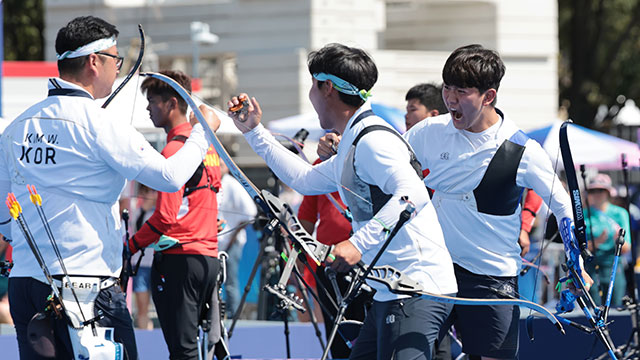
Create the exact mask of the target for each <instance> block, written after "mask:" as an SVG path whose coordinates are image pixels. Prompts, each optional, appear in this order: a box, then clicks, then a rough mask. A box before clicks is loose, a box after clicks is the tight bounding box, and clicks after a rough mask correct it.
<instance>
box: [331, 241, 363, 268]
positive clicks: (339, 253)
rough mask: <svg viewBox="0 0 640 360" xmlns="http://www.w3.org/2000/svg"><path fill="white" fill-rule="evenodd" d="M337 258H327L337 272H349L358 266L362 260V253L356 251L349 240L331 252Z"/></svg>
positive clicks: (339, 244)
mask: <svg viewBox="0 0 640 360" xmlns="http://www.w3.org/2000/svg"><path fill="white" fill-rule="evenodd" d="M331 254H333V256H334V257H335V260H332V259H331V256H329V257H328V258H327V263H329V265H330V266H331V268H333V269H334V270H335V271H337V272H347V271H349V269H351V268H352V267H353V266H354V265H355V264H357V263H358V262H359V261H360V259H362V254H360V251H358V249H356V247H355V246H353V244H351V242H350V241H349V240H345V241H342V242H340V243H338V244H337V245H336V246H335V247H334V248H333V251H332V252H331Z"/></svg>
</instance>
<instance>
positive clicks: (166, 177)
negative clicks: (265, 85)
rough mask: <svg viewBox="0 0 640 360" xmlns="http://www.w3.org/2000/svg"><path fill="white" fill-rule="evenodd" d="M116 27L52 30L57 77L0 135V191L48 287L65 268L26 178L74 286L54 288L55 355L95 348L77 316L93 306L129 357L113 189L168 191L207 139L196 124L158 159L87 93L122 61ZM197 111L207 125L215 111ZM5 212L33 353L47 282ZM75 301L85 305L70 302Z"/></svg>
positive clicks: (76, 24)
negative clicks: (33, 330)
mask: <svg viewBox="0 0 640 360" xmlns="http://www.w3.org/2000/svg"><path fill="white" fill-rule="evenodd" d="M117 35H118V31H117V30H116V28H115V26H113V25H111V24H109V23H107V22H106V21H104V20H102V19H99V18H96V17H93V16H83V17H78V18H75V19H73V20H72V21H71V22H69V23H68V24H67V25H66V26H64V27H63V28H61V29H60V30H59V32H58V35H57V38H56V52H57V57H58V66H59V69H60V78H51V79H49V82H48V86H49V93H48V97H47V98H46V99H44V100H42V101H40V102H38V103H37V104H35V105H33V106H31V107H30V108H29V109H27V110H26V111H25V112H23V113H22V114H21V115H20V116H18V117H17V119H16V120H15V121H13V122H12V123H11V124H10V125H9V126H8V127H7V128H6V129H5V131H4V132H3V134H2V137H1V139H0V147H1V150H2V151H1V156H0V193H1V194H7V193H9V192H13V193H15V196H16V197H17V199H18V201H19V202H20V203H22V204H23V205H24V206H23V207H22V210H23V215H24V218H25V220H26V223H27V224H28V225H29V226H30V229H31V232H32V234H33V238H34V240H35V243H36V244H37V245H38V247H39V249H40V252H41V254H42V257H43V260H44V263H45V264H46V265H47V266H48V268H49V270H50V273H51V274H52V275H53V277H54V280H55V281H53V286H57V287H59V288H60V286H61V285H60V283H59V280H61V275H63V274H65V271H63V268H62V266H61V264H60V262H59V261H58V257H57V256H56V254H55V252H54V249H53V247H52V246H51V244H50V243H49V241H48V235H47V234H46V231H45V228H43V226H42V223H41V221H40V218H39V216H38V214H37V212H36V208H35V207H34V206H33V205H31V204H29V203H30V200H29V192H27V188H26V185H27V184H31V185H35V186H36V188H37V189H38V191H39V193H40V194H41V196H42V200H43V202H42V207H43V210H44V213H45V214H46V216H47V218H48V223H49V226H50V229H51V231H52V235H53V236H52V237H53V238H54V239H55V242H56V243H57V247H58V248H59V251H60V256H61V258H62V260H63V262H64V265H65V268H66V270H67V271H66V273H68V275H69V276H70V277H71V279H72V282H71V286H65V288H70V287H72V288H75V291H76V292H77V293H80V294H81V295H82V298H81V299H80V301H75V300H74V298H73V297H70V296H66V295H65V291H66V290H65V289H62V290H61V292H62V297H63V299H62V302H63V303H64V304H65V310H66V314H65V315H66V316H65V315H63V317H62V318H61V319H57V320H55V321H54V322H52V323H53V334H54V339H53V341H54V346H55V352H56V356H57V358H61V359H69V358H80V357H81V356H84V357H85V358H89V357H90V356H92V357H93V355H92V354H94V353H93V351H98V352H99V351H101V350H100V349H101V346H100V343H99V342H97V341H96V339H97V337H95V336H93V335H92V331H91V330H90V329H89V325H87V324H81V323H80V324H79V323H78V322H79V321H83V320H87V321H90V320H91V319H93V318H94V317H96V316H98V315H101V316H103V318H100V319H98V320H97V322H96V325H97V326H98V328H101V327H107V328H113V329H114V331H113V335H114V339H115V342H117V343H121V344H123V345H124V349H121V348H120V347H119V345H116V347H117V348H118V349H119V350H117V351H124V355H125V356H124V357H127V358H129V359H137V358H138V355H137V350H136V343H135V338H134V333H133V326H132V321H131V316H130V314H129V311H128V310H127V306H126V301H125V298H124V294H123V293H122V291H121V290H120V287H119V286H117V285H116V284H117V277H118V276H119V274H120V270H121V269H122V249H123V241H122V240H123V236H124V229H123V226H122V221H121V219H120V214H119V212H120V210H119V206H118V197H119V195H120V193H121V191H122V189H123V188H124V186H125V182H126V180H127V179H129V180H133V179H135V180H137V181H138V182H141V183H143V184H145V185H147V186H149V187H152V188H154V189H158V190H162V191H168V192H171V191H177V190H178V189H180V187H181V186H182V185H183V184H184V183H185V182H186V181H187V179H189V177H190V176H191V175H192V174H193V172H194V171H195V169H196V168H197V167H198V165H199V164H200V163H201V161H202V158H203V157H204V155H205V154H206V151H207V148H208V147H209V144H208V143H207V141H206V139H205V136H204V130H203V129H202V127H201V125H199V124H198V125H195V126H194V130H193V131H192V132H191V136H190V138H189V140H187V141H186V143H185V145H184V146H183V147H182V148H181V150H180V151H179V152H177V153H176V154H175V155H174V156H172V157H171V158H169V159H166V158H164V157H163V156H162V155H160V154H159V153H158V152H156V151H155V150H154V148H153V147H152V146H151V145H150V144H149V143H148V142H147V141H146V140H145V139H144V136H143V135H142V134H140V133H139V132H138V131H136V130H135V128H133V126H131V125H130V124H128V123H127V122H124V121H119V120H117V119H113V114H110V113H108V112H107V111H105V110H104V109H102V108H101V107H100V104H98V102H96V101H95V99H99V98H103V97H106V96H107V95H109V93H110V92H111V88H112V86H113V83H114V81H115V79H116V76H117V75H118V73H119V69H120V66H121V65H122V58H121V57H120V56H119V55H118V50H117V47H116V37H117ZM203 110H204V109H203ZM204 111H205V113H207V116H208V118H209V121H210V122H211V124H212V127H213V128H215V129H217V128H218V127H219V120H218V119H217V117H216V116H215V114H213V113H212V112H207V111H206V110H204ZM193 121H194V122H195V121H196V120H195V119H194V120H193ZM10 219H11V217H10V214H9V211H8V209H7V208H6V207H2V208H0V232H1V233H2V234H4V235H6V236H7V237H8V238H11V239H13V243H12V245H13V247H14V258H15V259H16V260H17V261H16V262H15V266H14V267H13V269H12V272H11V277H10V278H9V301H10V303H11V316H12V317H13V320H14V322H15V328H16V334H17V338H18V346H19V350H20V356H21V358H22V359H40V358H42V357H41V356H40V355H39V354H38V353H36V351H35V350H34V349H33V348H32V346H31V345H30V339H29V336H28V331H27V326H28V324H29V321H30V320H31V319H32V317H33V316H34V315H35V314H36V313H38V312H44V310H45V306H46V305H47V304H48V301H47V297H48V296H49V295H50V294H52V288H51V284H50V283H49V281H48V280H45V277H44V276H43V271H42V269H41V268H40V266H39V263H38V262H37V261H36V257H35V256H34V254H33V252H32V250H31V249H30V247H29V246H28V243H27V241H25V238H24V236H23V235H22V233H21V231H20V230H19V227H18V225H17V224H16V222H11V221H10ZM74 279H75V280H74ZM76 280H77V282H76ZM76 284H90V286H82V287H77V286H76ZM114 285H115V286H114ZM77 302H80V303H81V304H76V303H77ZM76 305H77V306H76ZM81 306H82V307H81ZM83 307H84V308H85V309H91V310H93V311H92V312H88V313H81V312H78V311H77V309H78V308H80V309H82V308H83ZM67 319H75V320H73V321H71V320H69V321H71V323H72V324H73V326H74V328H72V327H71V326H68V321H67ZM78 319H79V320H78ZM87 340H88V341H90V342H89V343H87V342H86V341H87ZM107 345H108V344H107ZM87 349H89V350H87ZM87 351H88V352H87ZM122 355H123V353H122V352H120V356H122Z"/></svg>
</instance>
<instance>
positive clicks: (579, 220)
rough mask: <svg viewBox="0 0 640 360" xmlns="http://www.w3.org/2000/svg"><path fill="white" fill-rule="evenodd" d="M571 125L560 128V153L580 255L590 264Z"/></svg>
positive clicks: (564, 124) (566, 122)
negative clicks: (570, 143) (571, 145)
mask: <svg viewBox="0 0 640 360" xmlns="http://www.w3.org/2000/svg"><path fill="white" fill-rule="evenodd" d="M570 123H571V121H565V122H564V123H562V125H561V126H560V152H561V153H562V162H563V164H564V171H565V174H566V177H567V186H568V187H569V194H570V195H571V200H572V202H571V205H572V209H573V223H574V226H575V236H576V239H577V240H578V246H579V248H580V255H582V258H583V259H584V260H585V261H586V262H589V261H591V260H592V259H593V255H592V254H591V252H590V251H589V248H588V247H587V236H586V232H585V229H586V225H585V223H584V213H583V211H582V210H583V209H582V198H581V197H580V187H579V186H578V177H577V175H576V168H575V167H574V165H573V157H572V156H571V147H570V146H569V139H568V138H567V126H568V125H569V124H570Z"/></svg>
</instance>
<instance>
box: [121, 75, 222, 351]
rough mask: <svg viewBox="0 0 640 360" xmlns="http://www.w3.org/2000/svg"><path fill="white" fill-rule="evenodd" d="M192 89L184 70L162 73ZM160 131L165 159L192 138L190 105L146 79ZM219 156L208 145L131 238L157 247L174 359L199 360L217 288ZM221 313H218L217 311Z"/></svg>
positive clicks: (136, 245)
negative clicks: (196, 164)
mask: <svg viewBox="0 0 640 360" xmlns="http://www.w3.org/2000/svg"><path fill="white" fill-rule="evenodd" d="M160 73H161V74H164V75H166V76H168V77H170V78H172V79H174V80H175V81H176V82H177V83H179V84H180V85H181V86H182V87H183V88H185V89H186V90H187V91H189V92H190V91H191V78H189V76H188V75H186V74H185V73H183V72H180V71H171V70H164V71H161V72H160ZM140 88H141V89H142V92H143V93H145V94H146V96H147V100H148V101H149V106H147V110H148V111H149V115H150V116H151V121H153V124H154V125H155V126H156V127H159V128H163V129H164V130H165V132H166V133H167V145H166V146H165V147H164V149H162V155H164V156H166V157H170V156H172V155H173V154H175V153H176V152H177V151H178V150H180V149H181V148H182V147H183V146H184V145H185V141H186V140H187V139H188V138H189V136H190V134H191V124H189V121H188V120H187V102H186V101H185V100H184V99H183V98H182V97H180V95H178V93H177V92H176V91H175V90H174V89H173V88H172V87H171V86H170V85H169V84H167V83H166V82H164V81H162V80H159V79H156V78H152V77H149V78H146V79H145V80H144V81H143V82H142V85H141V86H140ZM219 189H220V157H218V154H217V153H216V152H215V150H214V149H213V147H210V148H209V150H208V151H207V154H206V156H205V157H204V158H203V162H202V163H200V166H199V167H198V169H197V170H196V171H195V173H194V174H193V176H192V177H191V178H190V179H189V180H188V181H187V183H186V184H185V186H183V187H181V188H180V190H178V191H176V192H171V193H169V192H158V200H157V201H156V209H155V211H154V212H153V215H151V218H149V220H147V221H146V222H145V223H144V225H142V228H140V230H138V232H136V233H135V235H134V236H132V237H131V239H130V241H129V248H130V249H131V252H132V253H135V252H136V251H138V250H139V249H144V248H145V247H147V246H149V245H151V244H155V246H154V249H155V250H156V252H155V254H154V257H153V265H152V267H151V295H152V296H153V302H154V304H155V305H156V310H157V312H158V320H160V326H161V327H162V333H163V334H164V340H165V342H166V343H167V346H168V347H169V357H170V358H171V359H196V358H197V357H198V344H197V341H196V340H197V338H198V325H199V323H200V321H201V320H202V319H203V316H204V314H206V312H207V311H206V310H207V308H206V306H207V304H208V306H209V307H210V306H211V304H210V303H209V300H210V299H211V297H212V294H213V291H214V288H215V287H216V284H217V282H216V281H217V276H218V271H219V269H220V262H219V261H218V231H217V221H216V219H217V218H218V201H217V198H216V193H217V192H218V190H219ZM215 311H217V309H215Z"/></svg>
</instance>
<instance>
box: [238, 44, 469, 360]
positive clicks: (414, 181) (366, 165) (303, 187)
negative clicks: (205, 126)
mask: <svg viewBox="0 0 640 360" xmlns="http://www.w3.org/2000/svg"><path fill="white" fill-rule="evenodd" d="M308 68H309V72H310V74H311V76H312V81H313V85H312V86H311V89H310V91H309V99H310V100H311V103H312V104H313V107H314V108H315V110H316V112H317V113H318V117H319V120H320V124H321V126H322V127H323V128H324V129H327V130H331V129H332V130H335V131H337V132H338V133H340V134H342V141H341V142H340V144H339V146H338V148H337V154H336V156H334V157H332V158H331V159H329V160H327V161H325V162H322V163H320V164H318V165H315V166H313V167H311V166H310V165H308V164H306V163H304V162H303V161H302V160H300V159H299V158H296V157H293V156H291V155H290V153H289V151H288V150H286V149H285V148H284V147H282V146H281V145H279V144H278V143H277V141H274V139H273V137H272V136H271V134H270V133H269V132H268V131H267V130H266V129H265V128H264V127H263V126H262V125H260V119H261V116H262V111H261V110H260V105H259V104H258V101H257V100H256V99H255V98H252V99H251V100H250V103H248V104H247V106H248V112H247V113H246V114H237V113H234V112H230V114H231V115H232V116H233V117H234V120H235V121H236V126H237V127H238V128H239V129H240V131H242V132H243V133H244V135H245V138H246V139H247V140H248V142H249V144H251V146H252V147H253V149H254V150H255V151H256V152H257V153H258V154H259V155H261V156H262V157H263V158H264V159H265V161H266V162H267V164H268V165H269V167H270V168H271V169H272V170H273V171H274V172H275V173H276V175H277V176H278V177H279V178H280V179H281V180H282V181H284V182H285V183H287V184H288V185H290V186H291V187H292V188H293V189H295V190H296V191H298V192H300V193H303V194H305V195H317V194H325V193H331V192H333V191H336V190H338V191H339V192H340V197H341V198H342V199H343V200H344V201H345V203H346V204H347V205H348V206H349V208H350V209H351V212H352V214H353V220H354V221H353V223H352V226H353V230H354V233H353V236H352V237H351V238H350V239H348V240H345V241H343V242H341V243H338V244H337V245H336V246H335V248H334V250H333V255H334V256H335V261H334V262H333V265H332V266H333V267H334V269H336V270H338V271H346V270H348V269H349V268H350V267H352V266H353V265H355V264H356V263H357V262H358V261H360V260H361V259H362V261H363V262H365V263H367V262H370V261H371V260H372V259H373V257H374V256H375V254H376V253H377V251H378V249H379V248H380V246H381V245H382V243H383V242H384V240H385V238H386V234H387V231H388V230H389V229H391V228H393V227H394V225H395V224H396V222H397V221H398V217H399V214H400V212H401V211H402V210H404V209H405V207H406V205H407V201H410V202H412V203H413V204H414V205H415V207H416V210H417V215H416V216H415V217H413V218H412V219H410V220H409V221H408V222H407V223H406V224H405V225H404V226H403V227H402V229H401V230H400V231H399V232H398V234H397V236H396V238H394V239H393V240H392V241H391V244H390V246H389V247H388V248H387V250H386V251H385V253H384V254H383V255H382V257H381V258H380V261H379V265H391V266H393V267H395V268H397V269H399V270H400V271H402V272H403V273H404V274H405V275H408V276H410V277H411V278H412V279H413V280H415V281H418V282H419V283H420V284H421V285H422V286H423V287H424V289H425V290H427V291H429V292H432V293H435V294H454V293H455V292H456V291H457V289H456V285H455V279H454V276H453V267H452V263H451V258H450V256H449V254H448V252H447V249H446V247H445V245H444V239H443V235H442V231H441V229H440V225H439V224H438V219H437V217H436V213H435V210H434V208H433V205H432V204H431V202H430V200H429V194H428V192H427V189H426V188H425V186H424V184H423V183H422V181H421V177H420V176H419V175H418V173H419V169H418V167H419V165H418V164H416V162H415V157H414V155H413V151H412V150H411V149H410V147H409V146H408V145H407V144H406V142H404V141H403V140H402V138H401V137H400V136H399V135H398V133H397V132H395V131H394V130H393V129H392V128H391V127H390V126H389V125H388V124H387V123H386V122H385V121H384V120H382V119H381V118H379V117H377V116H375V115H374V114H373V112H371V110H370V109H371V107H370V104H369V103H368V102H367V101H366V100H367V98H368V97H369V96H370V90H371V88H372V87H373V85H374V84H375V82H376V80H377V76H378V71H377V68H376V66H375V64H374V62H373V60H372V59H371V58H370V57H369V55H368V54H367V53H365V52H364V51H362V50H360V49H356V48H351V47H347V46H344V45H340V44H329V45H326V46H325V47H323V48H322V49H320V50H318V51H316V52H312V53H311V54H309V58H308ZM240 103H241V101H240V100H239V98H233V99H231V101H230V102H229V106H230V107H233V106H237V105H238V104H240ZM296 159H297V160H296ZM370 285H371V287H373V288H375V289H376V290H377V293H376V295H375V297H374V304H373V306H372V308H371V311H370V312H369V313H368V314H367V318H366V319H365V321H364V325H363V328H362V330H361V332H360V335H359V337H358V341H357V342H356V345H355V347H354V349H353V351H352V353H351V359H375V358H378V359H385V360H386V359H389V358H391V357H392V356H394V358H396V359H431V353H432V351H433V347H434V341H435V339H436V337H437V333H438V331H439V328H440V326H441V324H442V322H443V321H444V319H445V318H446V317H447V315H448V314H449V312H450V309H451V305H450V304H444V303H439V302H434V301H429V300H425V299H423V298H409V297H407V296H399V295H395V294H393V293H391V292H390V291H389V290H388V289H386V288H385V287H384V286H382V285H380V284H375V283H371V284H370Z"/></svg>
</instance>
